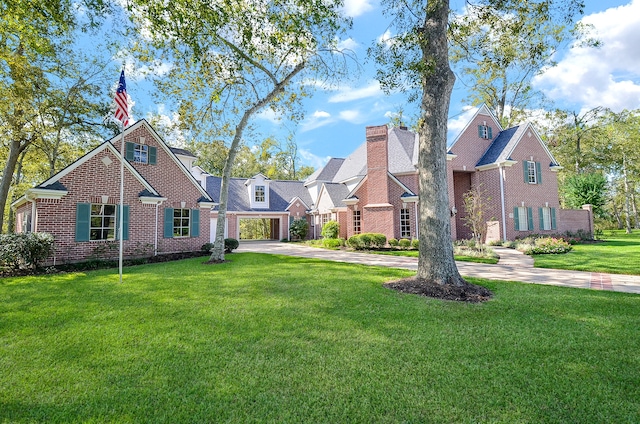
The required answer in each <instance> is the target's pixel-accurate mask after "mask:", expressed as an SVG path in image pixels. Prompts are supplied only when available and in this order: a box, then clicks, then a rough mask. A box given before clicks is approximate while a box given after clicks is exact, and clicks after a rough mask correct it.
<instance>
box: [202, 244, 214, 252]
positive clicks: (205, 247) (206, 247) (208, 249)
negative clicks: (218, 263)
mask: <svg viewBox="0 0 640 424" xmlns="http://www.w3.org/2000/svg"><path fill="white" fill-rule="evenodd" d="M211 249H213V243H205V244H203V245H202V247H201V248H200V250H202V251H203V252H211Z"/></svg>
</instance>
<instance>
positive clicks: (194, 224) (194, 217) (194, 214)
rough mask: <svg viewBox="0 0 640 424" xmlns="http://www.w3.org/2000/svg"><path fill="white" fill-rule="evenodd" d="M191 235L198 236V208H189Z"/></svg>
mask: <svg viewBox="0 0 640 424" xmlns="http://www.w3.org/2000/svg"><path fill="white" fill-rule="evenodd" d="M191 237H200V209H191Z"/></svg>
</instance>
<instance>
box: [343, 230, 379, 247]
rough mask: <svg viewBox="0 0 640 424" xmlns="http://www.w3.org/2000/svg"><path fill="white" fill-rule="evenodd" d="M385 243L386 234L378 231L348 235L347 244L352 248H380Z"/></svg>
mask: <svg viewBox="0 0 640 424" xmlns="http://www.w3.org/2000/svg"><path fill="white" fill-rule="evenodd" d="M385 244H387V236H385V235H384V234H380V233H362V234H356V235H354V236H351V237H349V240H347V245H348V246H349V247H351V248H352V249H356V250H363V249H371V248H376V249H380V248H382V247H384V246H385Z"/></svg>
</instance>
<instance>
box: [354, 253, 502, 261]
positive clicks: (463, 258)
mask: <svg viewBox="0 0 640 424" xmlns="http://www.w3.org/2000/svg"><path fill="white" fill-rule="evenodd" d="M366 253H373V254H376V255H391V256H407V257H410V258H417V257H418V255H419V252H418V251H417V250H371V251H367V252H366ZM454 259H455V260H456V261H463V262H475V263H479V264H497V263H498V260H497V259H494V258H478V257H475V256H465V255H455V256H454Z"/></svg>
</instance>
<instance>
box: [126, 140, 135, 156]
mask: <svg viewBox="0 0 640 424" xmlns="http://www.w3.org/2000/svg"><path fill="white" fill-rule="evenodd" d="M135 146H136V145H135V144H134V143H130V142H128V141H127V142H126V143H125V148H124V151H125V154H124V158H125V159H126V160H131V161H132V160H133V158H134V154H133V150H134V148H135Z"/></svg>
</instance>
